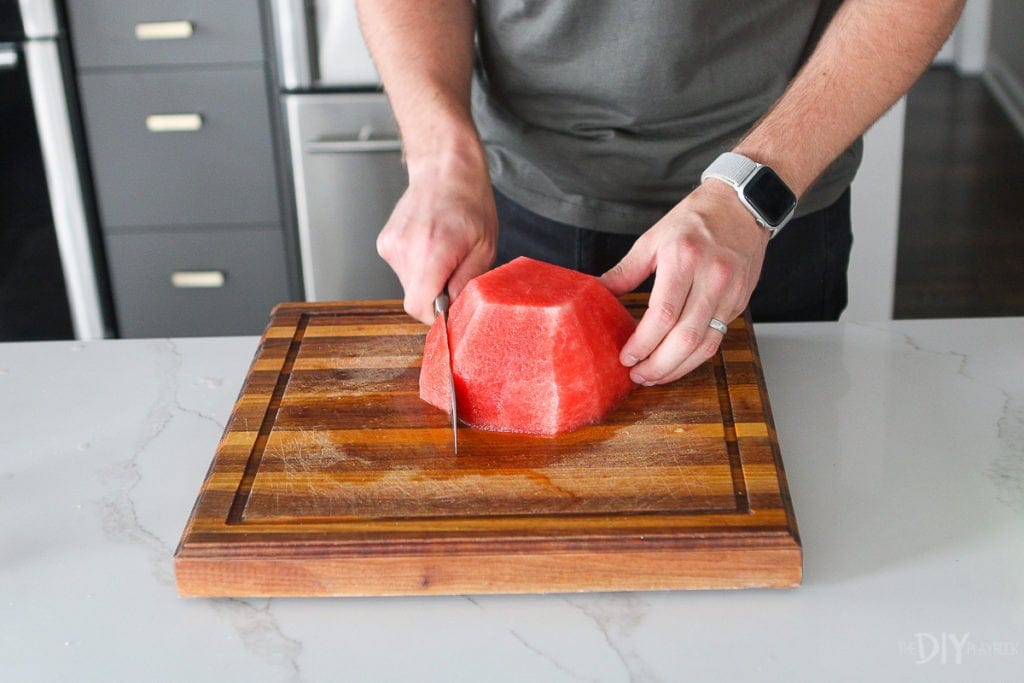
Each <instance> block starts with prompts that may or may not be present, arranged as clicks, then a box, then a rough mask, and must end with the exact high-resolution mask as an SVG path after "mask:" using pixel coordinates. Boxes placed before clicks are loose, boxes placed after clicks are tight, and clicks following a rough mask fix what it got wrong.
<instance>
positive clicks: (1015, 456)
mask: <svg viewBox="0 0 1024 683" xmlns="http://www.w3.org/2000/svg"><path fill="white" fill-rule="evenodd" d="M860 326H862V327H866V328H868V329H873V330H885V331H888V330H889V329H890V328H889V327H880V326H879V325H878V324H874V325H863V324H862V325H860ZM895 334H897V335H898V336H899V337H902V339H903V342H904V343H905V344H906V345H907V346H909V347H910V348H912V349H913V350H914V351H916V352H918V353H928V354H934V355H937V356H940V357H951V358H953V359H955V360H957V361H958V366H957V369H956V374H958V375H960V376H962V377H965V378H967V379H968V380H970V381H972V382H976V383H978V384H981V385H982V386H985V387H987V388H990V389H992V390H994V391H997V392H999V394H1000V395H1001V396H1002V398H1003V407H1002V412H1001V413H1000V415H999V416H998V418H997V419H996V422H995V425H994V429H995V433H996V435H997V438H998V439H999V442H1000V444H1001V451H1002V452H1001V453H1000V454H999V455H998V456H996V457H995V458H993V459H992V460H991V461H990V462H989V465H988V467H987V468H986V470H985V471H986V475H987V476H988V478H989V480H990V481H991V482H992V485H993V486H994V487H995V488H996V491H997V499H998V500H999V501H1000V502H1002V503H1003V504H1005V505H1006V506H1008V507H1009V508H1010V509H1012V510H1014V511H1016V512H1024V397H1022V396H1021V395H1020V394H1016V393H1014V392H1013V391H1011V389H1009V388H1007V384H1006V382H1008V381H1013V380H1017V381H1020V380H1021V379H1022V375H1024V351H1021V353H1020V357H1018V358H1015V359H1011V362H1010V363H1009V364H1008V365H1007V367H1005V368H1002V373H1001V376H998V377H993V376H991V374H992V373H987V374H985V375H980V374H978V373H975V372H973V371H972V370H971V360H972V358H971V354H969V353H966V352H963V351H959V350H957V349H955V348H951V349H935V348H930V347H929V345H928V344H926V343H923V342H920V341H918V340H915V339H914V337H913V336H912V335H911V334H910V333H908V332H905V331H898V332H895Z"/></svg>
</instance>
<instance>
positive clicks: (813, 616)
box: [0, 318, 1024, 681]
mask: <svg viewBox="0 0 1024 683" xmlns="http://www.w3.org/2000/svg"><path fill="white" fill-rule="evenodd" d="M757 334H758V340H759V344H760V348H761V355H762V358H763V363H764V368H765V373H766V376H767V383H768V388H769V394H770V396H771V401H772V405H773V410H774V415H775V421H776V424H777V427H778V432H779V440H780V444H781V449H782V455H783V460H784V462H785V465H786V471H787V474H788V478H789V484H790V488H791V490H792V495H793V502H794V506H795V509H796V515H797V521H798V524H799V527H800V532H801V536H802V539H803V546H804V585H803V586H801V587H800V588H798V589H795V590H784V591H771V590H752V591H735V592H727V591H721V592H717V591H716V592H689V593H688V592H675V593H632V594H580V595H552V596H477V597H439V598H438V597H430V598H378V599H369V598H360V599H305V600H303V599H289V600H187V599H182V598H179V597H178V596H177V593H176V592H175V588H174V581H173V573H172V561H171V556H172V553H173V551H174V548H175V546H176V544H177V541H178V538H179V535H180V533H181V531H182V528H183V526H184V524H185V521H186V519H187V517H188V514H189V512H190V510H191V508H192V503H193V501H194V500H195V496H196V493H197V492H198V490H199V486H200V484H201V483H202V480H203V476H204V474H205V472H206V468H207V466H208V465H209V462H210V460H211V458H212V456H213V452H214V448H215V446H216V443H217V440H218V439H219V437H220V434H221V431H222V429H223V426H224V422H225V419H226V418H227V416H228V414H229V412H230V410H231V406H232V404H233V402H234V399H235V396H236V394H237V392H238V389H239V387H240V386H241V382H242V379H243V377H244V374H245V371H246V369H247V367H248V365H249V362H250V360H251V358H252V354H253V352H254V351H255V348H256V343H257V340H256V339H255V338H225V339H190V340H170V341H168V340H152V341H146V340H143V341H103V342H93V343H33V344H3V345H0V416H2V417H0V520H2V521H0V661H2V662H3V665H2V666H3V675H2V676H0V678H3V679H4V680H10V681H29V680H31V681H47V680H54V681H57V680H61V681H63V680H75V681H87V680H88V681H114V680H124V681H128V680H168V681H170V680H175V681H185V680H188V681H194V680H217V681H236V680H237V681H243V680H244V681H251V680H261V681H264V680H266V681H273V680H281V681H317V680H332V681H334V680H359V681H367V680H373V681H408V680H444V681H483V680H487V681H500V680H547V681H562V680H564V681H575V680H584V681H586V680H602V681H604V680H607V681H662V680H664V681H669V680H679V679H682V678H697V679H709V678H715V679H724V680H737V679H740V678H741V677H743V678H744V679H750V678H751V677H752V678H753V679H755V680H761V679H767V680H785V681H789V680H797V679H804V680H846V679H848V680H877V679H878V678H879V676H878V674H881V676H882V678H884V679H886V680H893V679H902V680H908V679H921V680H929V681H931V680H944V679H950V680H1021V677H1022V676H1024V319H1019V318H1018V319H990V320H969V321H967V320H961V321H919V322H898V323H881V324H878V325H869V326H865V325H853V324H827V323H821V324H802V325H761V326H758V328H757Z"/></svg>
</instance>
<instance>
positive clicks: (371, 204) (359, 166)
mask: <svg viewBox="0 0 1024 683" xmlns="http://www.w3.org/2000/svg"><path fill="white" fill-rule="evenodd" d="M283 99H284V103H285V110H286V112H287V117H288V129H289V131H288V132H289V147H290V153H291V161H292V168H293V175H294V182H295V198H296V209H297V213H298V231H299V248H300V251H301V259H302V270H303V284H304V286H305V290H306V298H307V299H308V300H310V301H330V300H338V299H394V298H401V296H402V288H401V286H400V284H399V282H398V278H397V277H395V275H394V273H393V272H392V271H391V269H390V268H389V267H388V265H387V264H386V263H385V262H384V261H383V259H381V258H380V257H379V256H378V255H377V248H376V241H377V233H379V232H380V229H381V228H382V227H383V226H384V224H385V222H387V219H388V216H390V214H391V210H392V209H393V208H394V206H395V203H396V202H397V201H398V199H399V197H400V196H401V195H402V192H403V191H404V190H405V187H406V185H407V178H406V171H405V167H404V166H403V165H402V160H401V144H400V142H399V140H398V130H397V126H396V124H395V122H394V119H393V117H392V114H391V109H390V107H389V106H388V103H387V99H386V97H385V96H384V95H383V94H378V93H364V94H359V93H354V94H326V93H321V94H316V95H286V96H285V97H284V98H283Z"/></svg>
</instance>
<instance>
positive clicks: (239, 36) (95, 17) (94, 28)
mask: <svg viewBox="0 0 1024 683" xmlns="http://www.w3.org/2000/svg"><path fill="white" fill-rule="evenodd" d="M67 7H68V13H69V22H70V29H71V40H72V44H73V47H74V50H75V59H76V60H77V62H78V66H79V67H80V68H86V69H87V68H90V67H104V66H149V65H173V64H215V63H236V62H256V61H260V60H262V59H263V41H262V34H261V31H260V12H259V3H257V2H254V0H216V2H210V0H68V2H67Z"/></svg>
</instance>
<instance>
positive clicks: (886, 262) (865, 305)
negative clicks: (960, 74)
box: [842, 98, 907, 321]
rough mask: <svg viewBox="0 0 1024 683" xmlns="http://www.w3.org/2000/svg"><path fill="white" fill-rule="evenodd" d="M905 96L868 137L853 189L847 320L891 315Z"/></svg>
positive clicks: (876, 318) (870, 318) (885, 318)
mask: <svg viewBox="0 0 1024 683" xmlns="http://www.w3.org/2000/svg"><path fill="white" fill-rule="evenodd" d="M906 110H907V107H906V99H905V98H904V99H901V100H900V101H899V102H897V103H896V105H895V106H894V107H893V108H892V109H890V110H889V112H888V113H886V115H885V116H883V117H882V118H881V119H879V120H878V122H877V123H875V125H874V126H872V127H871V129H870V130H868V132H867V134H866V135H865V136H864V160H863V161H862V162H861V167H860V170H859V171H858V172H857V177H856V178H855V179H854V181H853V186H852V188H851V197H852V203H851V212H852V221H853V253H852V254H851V255H850V268H849V270H848V271H847V278H848V282H849V288H850V302H849V304H848V305H847V307H846V311H845V312H844V313H843V316H842V319H843V320H846V321H868V320H891V319H892V311H893V293H894V291H895V288H896V240H897V234H898V231H899V220H900V189H901V184H902V183H901V181H902V174H903V126H904V121H905V119H906Z"/></svg>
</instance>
